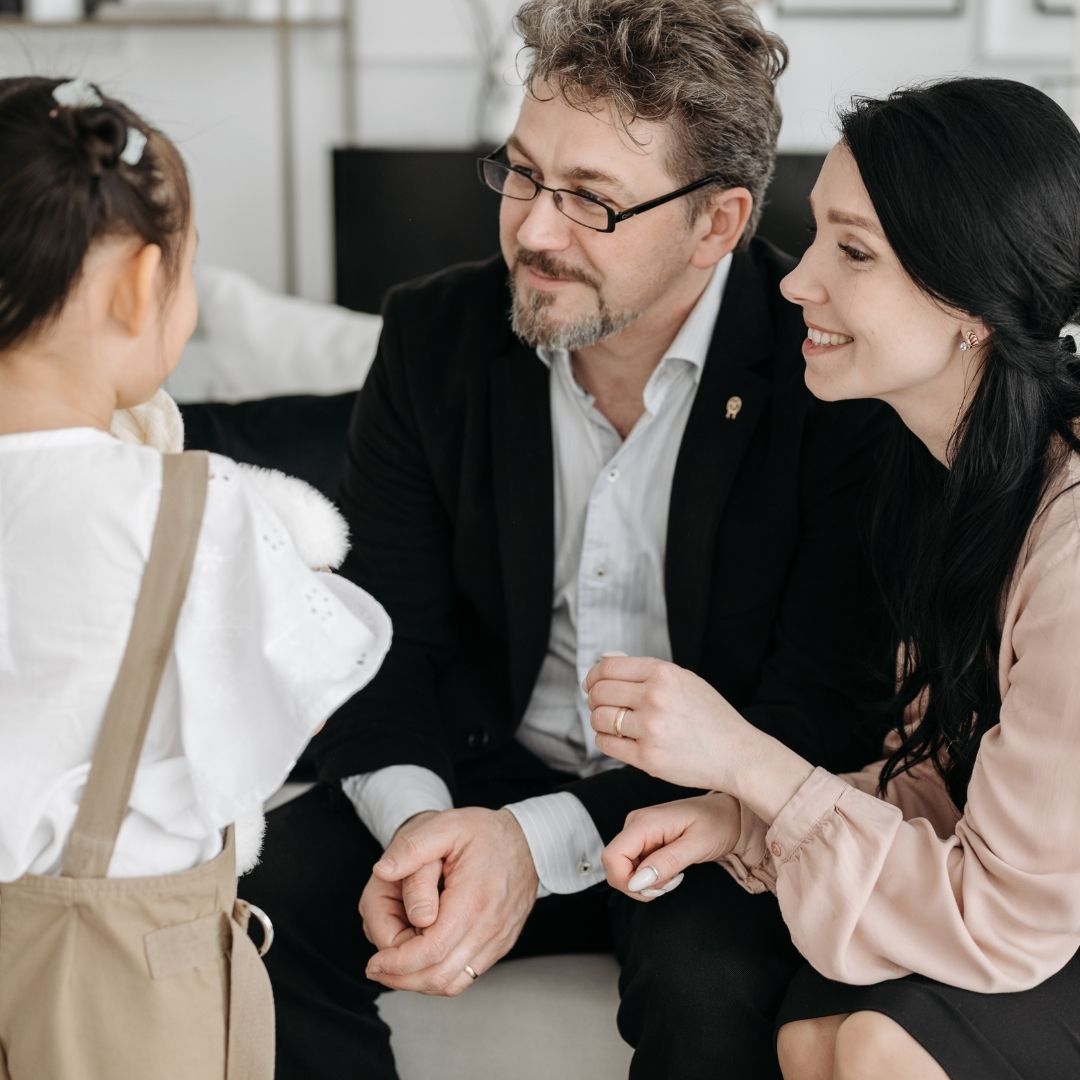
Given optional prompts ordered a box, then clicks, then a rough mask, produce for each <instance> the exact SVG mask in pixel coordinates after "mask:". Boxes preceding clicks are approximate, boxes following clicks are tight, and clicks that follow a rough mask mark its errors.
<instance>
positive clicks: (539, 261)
mask: <svg viewBox="0 0 1080 1080" xmlns="http://www.w3.org/2000/svg"><path fill="white" fill-rule="evenodd" d="M519 266H527V267H529V269H530V270H536V271H538V272H539V273H541V274H543V275H544V276H545V277H550V278H559V279H560V280H562V281H580V282H581V283H582V284H583V285H588V286H590V287H591V288H593V289H596V290H597V292H599V291H600V283H599V282H598V281H597V280H596V279H595V278H593V277H591V276H590V275H589V274H587V273H585V271H584V270H578V269H577V268H576V267H573V266H562V265H560V264H559V263H558V262H556V261H555V260H554V259H553V258H552V257H551V256H550V255H549V254H548V253H547V252H546V251H530V250H529V249H528V248H521V249H520V250H519V251H518V253H517V256H516V258H515V259H514V270H515V271H516V270H517V268H518V267H519Z"/></svg>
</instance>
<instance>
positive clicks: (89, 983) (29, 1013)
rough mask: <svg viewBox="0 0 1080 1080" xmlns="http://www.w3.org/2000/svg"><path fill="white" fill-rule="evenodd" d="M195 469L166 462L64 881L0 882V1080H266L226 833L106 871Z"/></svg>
mask: <svg viewBox="0 0 1080 1080" xmlns="http://www.w3.org/2000/svg"><path fill="white" fill-rule="evenodd" d="M207 465H208V462H207V458H206V455H205V454H201V453H200V454H196V453H188V454H174V455H166V456H165V458H164V460H163V473H162V492H161V503H160V506H159V510H158V518H157V524H156V526H155V529H154V537H153V541H152V543H151V549H150V559H149V562H148V563H147V567H146V571H145V573H144V575H143V581H142V587H141V590H140V592H139V597H138V601H137V603H136V606H135V616H134V619H133V621H132V625H131V631H130V634H129V637H128V643H127V649H126V651H125V653H124V658H123V661H122V662H121V665H120V671H119V674H118V676H117V679H116V683H115V685H114V687H113V690H112V694H111V696H110V698H109V704H108V707H107V710H106V714H105V719H104V722H103V724H102V728H101V733H100V735H99V737H98V742H97V745H96V747H95V751H94V757H93V761H92V764H91V767H90V775H89V778H88V780H87V784H86V788H85V790H84V792H83V796H82V799H81V800H80V804H79V811H78V814H77V816H76V819H75V824H74V827H73V828H72V832H71V835H70V837H69V838H68V842H67V846H66V848H65V850H64V856H63V862H62V868H61V875H60V876H59V877H41V876H37V875H34V874H26V875H24V876H23V877H22V878H20V879H19V880H18V881H15V882H12V883H10V884H0V1080H272V1078H273V1073H274V1013H273V1008H274V1006H273V998H272V996H271V992H270V981H269V978H268V977H267V974H266V970H265V968H264V967H263V964H262V961H261V960H260V959H259V953H258V951H257V950H256V948H255V945H254V943H253V942H252V941H251V939H250V938H249V937H248V935H247V924H248V919H249V917H250V915H251V910H252V909H251V908H249V906H248V905H247V904H245V903H244V901H242V900H237V898H236V873H235V857H234V849H233V829H232V827H231V826H230V827H229V829H228V830H227V832H226V837H225V847H224V850H223V851H222V852H221V854H220V855H218V856H217V857H216V858H214V859H212V860H211V861H210V862H208V863H204V864H203V865H201V866H198V867H196V868H195V869H193V870H188V871H185V872H183V873H178V874H166V875H162V876H159V877H142V878H108V877H106V876H105V875H106V874H107V872H108V867H109V861H110V859H111V858H112V852H113V848H114V846H115V843H116V837H117V833H118V831H119V829H120V823H121V822H122V820H123V818H124V815H125V813H126V811H127V805H128V797H129V795H130V792H131V786H132V783H133V781H134V778H135V770H136V767H137V765H138V762H139V757H140V755H141V752H142V746H143V740H144V737H145V735H146V729H147V726H148V724H149V721H150V713H151V711H152V709H153V705H154V701H155V698H156V697H157V691H158V684H159V682H160V680H161V674H162V670H163V669H164V666H165V661H166V659H167V658H168V656H169V654H170V652H171V650H172V641H173V634H174V631H175V628H176V622H177V619H178V617H179V613H180V607H181V604H182V603H183V599H184V594H185V592H186V590H187V582H188V578H189V576H190V573H191V566H192V562H193V560H194V557H195V548H196V546H197V543H198V534H199V528H200V525H201V523H202V514H203V507H204V504H205V501H206V484H207ZM257 914H258V915H259V916H260V918H265V917H264V916H262V913H261V912H259V913H257ZM264 930H265V931H266V932H267V934H269V928H268V926H267V924H265V923H264Z"/></svg>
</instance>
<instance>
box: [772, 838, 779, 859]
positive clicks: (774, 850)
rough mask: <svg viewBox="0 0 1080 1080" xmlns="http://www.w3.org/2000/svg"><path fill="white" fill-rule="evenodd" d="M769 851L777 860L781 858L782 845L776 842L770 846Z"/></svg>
mask: <svg viewBox="0 0 1080 1080" xmlns="http://www.w3.org/2000/svg"><path fill="white" fill-rule="evenodd" d="M769 850H770V851H771V852H772V853H773V855H774V856H775V857H776V858H777V859H779V858H780V852H781V848H780V845H779V844H778V843H777V842H776V841H775V840H774V841H773V842H772V843H771V844H770V845H769Z"/></svg>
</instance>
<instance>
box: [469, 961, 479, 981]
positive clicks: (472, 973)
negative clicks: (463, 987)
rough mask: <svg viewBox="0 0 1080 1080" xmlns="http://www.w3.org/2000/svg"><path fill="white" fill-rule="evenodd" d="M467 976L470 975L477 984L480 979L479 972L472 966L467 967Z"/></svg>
mask: <svg viewBox="0 0 1080 1080" xmlns="http://www.w3.org/2000/svg"><path fill="white" fill-rule="evenodd" d="M465 974H466V975H468V976H469V978H470V979H472V981H473V982H476V980H477V979H479V978H480V974H479V972H477V971H476V969H475V968H474V967H473V966H472V964H466V965H465Z"/></svg>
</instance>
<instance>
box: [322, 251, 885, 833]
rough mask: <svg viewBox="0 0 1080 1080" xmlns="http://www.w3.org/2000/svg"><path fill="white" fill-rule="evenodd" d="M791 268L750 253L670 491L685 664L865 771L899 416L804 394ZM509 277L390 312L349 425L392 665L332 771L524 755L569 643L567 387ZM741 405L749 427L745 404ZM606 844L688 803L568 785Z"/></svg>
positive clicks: (359, 533) (326, 764) (501, 269)
mask: <svg viewBox="0 0 1080 1080" xmlns="http://www.w3.org/2000/svg"><path fill="white" fill-rule="evenodd" d="M790 266H791V263H790V260H789V259H788V258H787V257H786V256H783V255H781V254H780V253H779V252H777V251H776V250H775V249H773V248H771V247H769V246H768V245H767V244H765V243H762V242H757V241H755V242H754V243H753V244H752V245H751V246H750V249H749V251H747V252H745V253H738V254H736V255H735V257H734V260H733V263H732V266H731V271H730V276H729V278H728V282H727V286H726V291H725V293H724V298H723V303H722V306H721V309H720V314H719V317H718V320H717V324H716V330H715V333H714V336H713V341H712V344H711V346H710V350H709V355H708V360H707V362H706V364H705V368H704V371H703V373H702V376H701V380H700V383H699V387H698V391H697V396H696V398H695V401H694V404H693V408H692V410H691V413H690V417H689V420H688V422H687V426H686V430H685V434H684V436H683V442H682V447H681V450H680V452H679V457H678V462H677V465H676V469H675V476H674V482H673V488H672V494H671V507H670V513H669V523H668V542H667V553H666V568H665V584H666V594H667V607H668V621H669V632H670V638H671V645H672V651H673V656H674V659H675V661H676V662H677V663H679V664H682V665H684V666H686V667H688V668H691V669H693V670H694V671H696V672H698V673H699V674H701V675H702V676H703V677H704V678H706V679H708V680H709V681H710V682H711V683H712V684H713V685H714V686H716V687H717V688H718V689H719V690H720V691H721V692H722V693H723V694H724V695H725V697H727V698H728V700H729V701H731V702H732V704H733V705H735V706H736V707H737V708H739V709H740V710H741V711H742V712H743V714H744V715H745V716H747V717H748V718H749V719H750V720H751V721H752V722H753V723H755V724H757V725H758V726H760V727H761V728H763V729H765V730H767V731H769V732H771V733H772V734H775V735H776V736H777V737H779V738H781V739H782V740H784V741H785V742H786V743H788V744H789V745H791V746H793V747H794V748H795V749H796V750H798V751H799V752H800V753H801V754H804V755H805V756H806V757H807V758H809V759H810V760H811V761H814V762H816V763H821V764H824V765H826V766H828V767H831V768H834V769H844V768H852V767H856V766H858V765H861V764H864V763H865V762H866V761H868V760H870V758H871V757H872V756H873V755H874V753H875V752H876V751H877V750H878V749H879V748H880V740H879V736H878V733H877V732H874V733H868V734H867V735H866V738H863V737H862V735H861V734H860V731H859V729H858V724H857V721H858V714H859V710H858V706H859V704H860V703H861V702H862V701H863V700H864V699H865V698H867V697H868V696H870V694H871V693H872V689H871V687H872V685H873V683H872V680H873V679H874V678H875V677H876V675H877V673H878V672H879V668H878V667H875V666H873V665H871V664H870V663H868V652H869V651H870V649H869V647H870V645H871V644H874V645H876V644H877V643H879V642H880V641H881V640H882V638H881V635H880V632H879V631H880V616H879V611H878V607H877V604H876V602H875V601H874V599H873V598H874V596H875V595H876V590H874V588H873V586H872V584H871V582H870V580H869V576H868V572H867V568H866V559H865V553H864V542H863V537H862V533H861V530H860V527H859V522H858V518H859V504H860V495H861V493H862V492H863V489H864V487H865V481H866V479H867V476H868V474H869V471H870V469H871V464H872V460H871V459H872V454H871V451H872V446H873V444H874V442H875V441H876V439H877V437H878V434H879V431H880V428H881V411H880V409H879V408H878V407H877V406H874V405H870V404H867V403H845V404H839V405H822V404H820V403H819V402H817V401H815V400H814V399H813V398H812V397H811V395H810V394H809V392H808V391H807V390H806V387H805V385H804V382H803V361H802V357H801V354H800V351H799V347H800V343H801V341H802V339H803V337H804V336H805V327H804V325H803V322H802V318H801V313H800V312H799V310H798V309H797V308H795V307H793V306H792V305H790V304H788V303H787V302H786V301H784V300H783V299H782V298H781V296H780V293H779V291H778V282H779V280H780V278H781V277H782V276H783V274H785V273H786V272H787V271H788V269H790ZM506 278H507V274H506V269H505V266H504V264H503V262H502V260H501V259H493V260H491V261H488V262H485V263H479V264H471V265H466V266H460V267H455V268H452V269H450V270H447V271H445V272H443V273H440V274H437V275H435V276H433V277H430V278H427V279H424V280H421V281H418V282H414V283H410V284H407V285H404V286H401V287H399V288H397V289H395V290H394V291H393V292H391V293H390V294H389V296H388V298H387V301H386V304H385V308H384V317H385V325H384V328H383V334H382V339H381V341H380V344H379V350H378V354H377V356H376V359H375V361H374V365H373V366H372V368H371V371H370V373H369V375H368V377H367V380H366V382H365V384H364V387H363V389H362V391H361V392H360V394H359V397H358V399H357V403H356V408H355V411H354V413H353V417H352V423H351V427H350V433H349V440H348V449H347V453H346V461H345V468H344V474H343V479H342V487H341V503H342V507H343V509H344V512H345V514H346V517H347V518H348V521H349V525H350V528H351V531H352V540H353V547H352V552H351V554H350V556H349V559H348V560H347V562H346V564H345V567H344V568H343V572H344V573H345V574H347V575H348V576H349V577H350V578H351V579H352V580H354V581H355V582H357V583H358V584H359V585H362V586H363V587H364V588H365V589H367V590H369V591H370V592H371V593H372V594H373V595H374V596H375V597H376V598H377V599H379V600H380V601H381V602H382V603H383V604H384V605H385V606H386V608H387V610H388V611H389V613H390V616H391V618H392V619H393V623H394V641H393V645H392V647H391V650H390V653H389V656H388V657H387V659H386V660H385V662H384V664H383V667H382V669H381V671H380V672H379V674H378V675H377V676H376V678H375V679H374V680H373V681H372V683H371V684H370V685H369V686H368V687H366V688H365V689H364V690H363V691H361V693H359V694H358V695H357V696H356V697H354V698H353V699H352V700H351V701H350V702H348V703H347V704H346V705H345V706H344V707H343V708H342V709H341V710H340V711H339V712H338V713H337V714H336V715H335V717H334V718H333V719H332V720H331V722H330V724H328V725H327V728H326V730H325V731H324V734H323V736H322V738H321V739H320V742H319V744H318V748H317V757H318V760H319V768H320V775H321V776H322V778H323V779H326V780H334V779H338V778H341V777H344V776H348V775H351V774H354V773H361V772H368V771H370V770H373V769H378V768H381V767H383V766H387V765H395V764H416V765H422V766H426V767H427V768H429V769H432V770H433V771H434V772H436V773H438V774H439V775H440V776H441V777H443V779H444V780H445V781H446V782H447V784H448V785H449V786H450V789H451V791H453V790H454V774H455V764H456V763H460V762H461V761H462V760H463V759H467V758H476V757H479V756H482V755H485V754H488V753H492V752H493V751H495V750H497V749H498V748H499V747H502V746H504V745H505V744H506V743H507V742H508V741H509V740H511V739H512V738H513V735H514V731H515V729H516V728H517V725H518V724H519V722H520V721H521V718H522V715H523V713H524V710H525V708H526V706H527V704H528V701H529V698H530V695H531V693H532V689H533V684H534V682H535V680H536V677H537V674H538V672H539V669H540V665H541V662H542V660H543V657H544V654H545V651H546V649H547V644H548V636H549V630H550V622H551V608H552V587H553V575H554V542H553V530H554V524H553V473H552V443H551V439H552V435H551V416H550V401H549V393H548V369H547V367H546V366H545V365H544V364H543V363H542V362H541V361H540V360H539V358H538V357H537V356H536V354H535V352H534V350H532V349H531V348H529V347H528V346H526V345H525V344H524V343H523V342H521V341H520V340H519V339H517V338H516V337H515V336H514V334H513V333H512V331H511V329H510V325H509V318H508V310H509V305H510V300H509V293H508V290H507V280H506ZM735 395H738V396H739V397H740V398H741V399H742V402H743V404H742V409H741V411H740V412H739V414H738V416H737V418H735V419H727V418H726V415H725V413H726V403H727V401H728V399H729V398H731V397H732V396H735ZM570 790H572V791H573V792H574V793H575V794H576V795H577V796H578V797H579V798H580V799H581V800H582V801H583V803H584V804H585V806H586V808H587V809H588V811H589V812H590V814H591V815H592V817H593V819H594V820H595V822H596V824H597V827H598V828H599V830H600V832H601V835H602V836H604V838H605V839H607V838H609V837H610V836H612V835H613V834H614V833H615V832H616V831H617V830H618V829H619V828H621V826H622V823H623V819H624V818H625V815H626V813H627V812H628V811H629V810H631V809H633V808H635V807H637V806H642V805H647V804H650V803H653V802H657V801H662V800H664V799H667V798H672V797H675V796H676V795H677V794H679V791H678V789H675V788H673V787H672V786H671V785H666V784H662V783H661V782H659V781H656V780H654V779H653V778H651V777H647V776H645V775H644V774H642V773H639V772H637V771H636V770H633V769H619V770H617V771H615V772H611V773H607V774H603V775H600V776H596V777H592V778H590V779H587V780H581V781H578V782H575V783H573V784H572V785H570Z"/></svg>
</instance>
